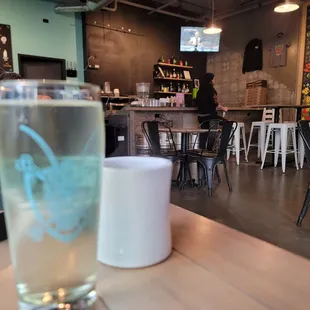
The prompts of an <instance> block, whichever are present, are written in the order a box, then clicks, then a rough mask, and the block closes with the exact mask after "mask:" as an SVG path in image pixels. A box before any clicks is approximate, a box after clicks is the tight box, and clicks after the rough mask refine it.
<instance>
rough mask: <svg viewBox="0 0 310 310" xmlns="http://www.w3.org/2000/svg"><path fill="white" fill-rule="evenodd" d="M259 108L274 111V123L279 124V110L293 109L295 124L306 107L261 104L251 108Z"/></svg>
mask: <svg viewBox="0 0 310 310" xmlns="http://www.w3.org/2000/svg"><path fill="white" fill-rule="evenodd" d="M254 107H256V108H261V109H265V108H266V109H274V122H275V123H279V122H280V111H281V109H294V110H296V112H297V113H296V122H298V121H300V120H301V110H302V109H304V108H305V107H306V106H304V105H296V104H289V105H284V104H280V105H279V104H263V105H257V106H253V107H252V108H254Z"/></svg>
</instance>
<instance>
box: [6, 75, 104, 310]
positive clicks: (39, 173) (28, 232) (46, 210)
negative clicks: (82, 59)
mask: <svg viewBox="0 0 310 310" xmlns="http://www.w3.org/2000/svg"><path fill="white" fill-rule="evenodd" d="M99 91H100V89H99V88H98V87H96V86H93V85H88V84H73V83H66V82H56V81H55V82H53V81H23V80H19V81H5V82H3V83H1V84H0V180H1V190H2V197H3V203H4V210H5V219H6V226H7V230H8V241H9V246H10V252H11V258H12V263H13V268H14V274H15V280H16V286H17V294H18V298H19V307H20V309H71V310H72V309H88V307H89V306H90V305H91V304H93V303H94V301H95V299H96V293H95V289H94V288H95V282H96V248H97V219H98V216H97V213H98V210H99V204H100V186H101V163H102V160H103V156H104V155H103V154H104V152H103V151H104V128H103V111H102V106H101V103H100V97H99V96H100V92H99Z"/></svg>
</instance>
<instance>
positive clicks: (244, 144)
mask: <svg viewBox="0 0 310 310" xmlns="http://www.w3.org/2000/svg"><path fill="white" fill-rule="evenodd" d="M242 140H243V148H244V157H245V161H246V162H248V153H247V147H246V140H245V127H242Z"/></svg>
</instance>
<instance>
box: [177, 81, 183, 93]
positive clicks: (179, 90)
mask: <svg viewBox="0 0 310 310" xmlns="http://www.w3.org/2000/svg"><path fill="white" fill-rule="evenodd" d="M181 92H182V88H181V84H180V83H178V93H181Z"/></svg>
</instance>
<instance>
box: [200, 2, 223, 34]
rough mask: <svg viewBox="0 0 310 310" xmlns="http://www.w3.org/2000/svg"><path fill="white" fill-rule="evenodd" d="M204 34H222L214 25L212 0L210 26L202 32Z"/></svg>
mask: <svg viewBox="0 0 310 310" xmlns="http://www.w3.org/2000/svg"><path fill="white" fill-rule="evenodd" d="M203 32H204V33H206V34H217V33H220V32H222V29H221V28H219V27H216V25H215V24H214V0H212V18H211V26H210V27H208V28H206V29H205V30H204V31H203Z"/></svg>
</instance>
